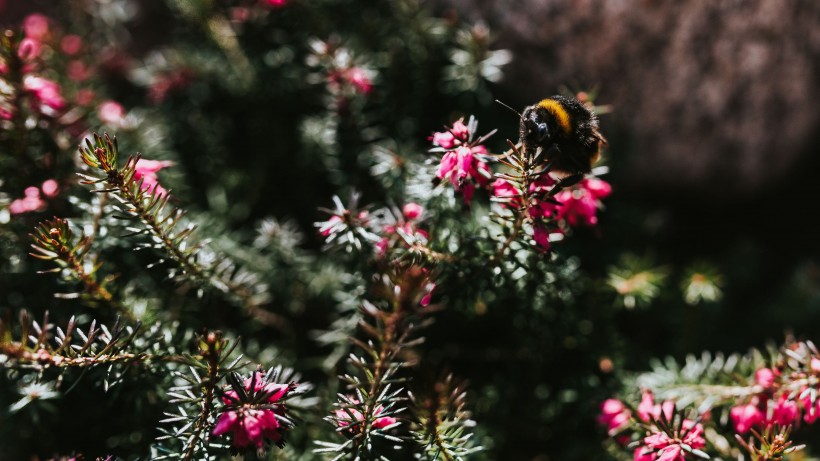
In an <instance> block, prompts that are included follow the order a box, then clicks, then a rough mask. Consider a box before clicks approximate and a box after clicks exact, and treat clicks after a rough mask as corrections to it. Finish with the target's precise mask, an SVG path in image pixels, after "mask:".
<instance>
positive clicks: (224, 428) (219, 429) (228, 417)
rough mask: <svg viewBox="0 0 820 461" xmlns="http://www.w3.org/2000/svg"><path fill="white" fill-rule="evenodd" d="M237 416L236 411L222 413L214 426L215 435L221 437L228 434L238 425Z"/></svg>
mask: <svg viewBox="0 0 820 461" xmlns="http://www.w3.org/2000/svg"><path fill="white" fill-rule="evenodd" d="M236 420H237V415H236V412H235V411H226V412H225V413H222V415H221V416H220V417H219V419H218V420H217V421H216V425H215V426H214V431H213V434H214V435H221V434H224V433H225V432H228V431H229V430H230V429H231V427H232V426H233V425H234V424H236Z"/></svg>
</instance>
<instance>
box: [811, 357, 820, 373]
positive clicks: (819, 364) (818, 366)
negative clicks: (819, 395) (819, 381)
mask: <svg viewBox="0 0 820 461" xmlns="http://www.w3.org/2000/svg"><path fill="white" fill-rule="evenodd" d="M809 367H811V371H813V372H815V373H817V372H820V359H818V358H817V357H812V358H811V362H810V364H809Z"/></svg>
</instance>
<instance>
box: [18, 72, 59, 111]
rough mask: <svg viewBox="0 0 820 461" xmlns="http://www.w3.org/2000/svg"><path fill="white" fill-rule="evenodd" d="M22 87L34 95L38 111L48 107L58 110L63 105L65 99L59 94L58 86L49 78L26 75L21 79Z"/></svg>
mask: <svg viewBox="0 0 820 461" xmlns="http://www.w3.org/2000/svg"><path fill="white" fill-rule="evenodd" d="M23 88H24V89H25V90H26V91H29V92H31V93H32V95H33V96H34V99H35V101H36V102H37V103H38V104H39V105H40V111H41V112H44V111H43V109H44V108H46V109H50V110H51V111H59V110H61V109H63V108H64V107H65V100H64V99H63V97H62V95H60V86H59V85H57V83H55V82H52V81H51V80H48V79H45V78H42V77H36V76H34V75H27V76H26V78H25V79H23Z"/></svg>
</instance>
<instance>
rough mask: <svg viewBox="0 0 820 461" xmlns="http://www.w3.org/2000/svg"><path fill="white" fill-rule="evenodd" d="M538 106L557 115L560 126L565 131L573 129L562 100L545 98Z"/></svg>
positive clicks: (568, 131)
mask: <svg viewBox="0 0 820 461" xmlns="http://www.w3.org/2000/svg"><path fill="white" fill-rule="evenodd" d="M538 107H540V108H542V109H544V110H546V111H547V112H549V113H550V114H552V115H553V117H555V120H557V121H558V126H560V127H561V130H563V131H564V133H566V134H569V133H570V132H571V131H572V123H571V122H570V120H569V113H568V112H567V110H566V109H564V106H562V105H561V103H560V102H558V101H556V100H554V99H543V100H541V102H539V103H538Z"/></svg>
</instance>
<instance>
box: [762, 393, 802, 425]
mask: <svg viewBox="0 0 820 461" xmlns="http://www.w3.org/2000/svg"><path fill="white" fill-rule="evenodd" d="M798 419H800V408H799V407H798V405H797V402H795V401H794V400H789V398H788V396H787V395H786V394H785V393H784V394H782V395H781V396H780V398H779V399H778V400H777V402H776V403H775V404H774V408H773V409H772V418H771V420H769V422H768V424H769V425H771V424H778V425H780V426H786V425H789V424H794V423H795V422H797V420H798Z"/></svg>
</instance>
